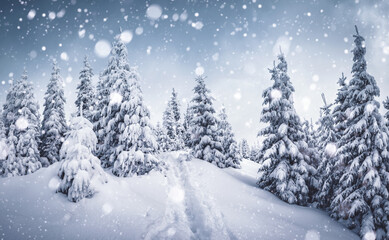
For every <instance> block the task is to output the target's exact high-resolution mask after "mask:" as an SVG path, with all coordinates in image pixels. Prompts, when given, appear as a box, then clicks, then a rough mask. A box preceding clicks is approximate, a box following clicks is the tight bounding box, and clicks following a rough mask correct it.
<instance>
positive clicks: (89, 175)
mask: <svg viewBox="0 0 389 240" xmlns="http://www.w3.org/2000/svg"><path fill="white" fill-rule="evenodd" d="M96 143H97V138H96V135H95V133H94V132H93V125H92V123H91V122H89V121H88V120H87V119H86V118H84V117H83V116H82V103H81V106H80V117H76V118H74V119H73V120H72V123H71V127H70V130H69V132H68V133H67V137H66V141H65V142H64V144H63V145H62V148H61V160H62V161H61V167H60V169H59V172H58V176H59V177H60V179H61V180H62V181H61V184H60V186H59V188H58V192H62V193H64V194H66V195H67V196H68V199H69V201H73V202H78V201H80V200H81V199H83V198H90V197H92V196H93V194H94V193H95V192H96V190H95V188H94V186H93V185H94V184H93V182H95V181H101V182H106V177H105V172H104V171H103V169H102V168H101V166H100V160H99V159H98V158H97V157H95V156H94V155H93V154H92V152H93V151H94V149H95V147H96Z"/></svg>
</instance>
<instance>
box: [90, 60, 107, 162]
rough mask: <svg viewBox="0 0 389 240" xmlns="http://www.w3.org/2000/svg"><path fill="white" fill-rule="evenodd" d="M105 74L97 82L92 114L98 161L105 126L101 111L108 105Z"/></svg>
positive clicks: (100, 154)
mask: <svg viewBox="0 0 389 240" xmlns="http://www.w3.org/2000/svg"><path fill="white" fill-rule="evenodd" d="M111 58H112V57H111ZM108 69H109V68H108ZM107 74H108V70H105V71H104V73H102V74H100V77H99V81H98V83H97V86H96V103H95V105H96V106H95V108H94V111H93V112H92V114H93V115H92V123H93V130H94V132H95V133H96V137H97V145H96V154H97V156H98V157H99V158H100V160H102V159H101V158H102V155H103V154H104V152H103V151H102V150H100V149H102V148H103V144H104V136H105V135H104V130H105V129H104V127H105V125H104V118H103V116H105V114H103V111H104V110H106V109H105V106H107V105H108V104H109V88H108V87H107ZM102 165H103V166H104V165H105V164H104V161H102Z"/></svg>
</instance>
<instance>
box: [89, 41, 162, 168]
mask: <svg viewBox="0 0 389 240" xmlns="http://www.w3.org/2000/svg"><path fill="white" fill-rule="evenodd" d="M127 55H128V54H127V48H126V45H125V44H124V43H123V42H122V41H121V40H120V39H119V38H118V39H117V40H116V42H115V43H114V44H113V48H112V50H111V57H110V61H109V64H108V68H107V69H106V70H105V72H104V73H103V75H102V77H101V78H100V83H99V94H101V99H100V100H99V108H100V109H98V111H101V112H100V114H99V117H100V120H99V121H98V122H97V123H96V124H95V127H96V128H95V129H96V130H97V133H98V138H99V141H101V142H100V145H99V149H98V153H99V156H100V158H101V160H102V164H103V166H106V167H113V169H112V172H113V173H114V174H115V175H116V176H132V175H142V174H146V173H148V172H149V171H151V170H152V169H154V168H158V166H159V162H158V160H157V159H156V158H155V157H154V156H153V153H155V152H156V151H157V148H158V143H157V141H156V136H155V135H154V132H153V129H152V127H151V124H150V112H149V110H148V109H147V107H146V106H145V104H144V101H143V93H142V91H141V89H140V84H139V81H140V76H139V74H138V71H137V69H136V68H130V66H129V64H128V59H127Z"/></svg>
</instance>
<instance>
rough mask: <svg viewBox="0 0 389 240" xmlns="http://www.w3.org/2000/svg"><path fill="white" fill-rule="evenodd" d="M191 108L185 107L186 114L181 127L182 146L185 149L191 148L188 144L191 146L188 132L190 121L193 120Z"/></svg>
mask: <svg viewBox="0 0 389 240" xmlns="http://www.w3.org/2000/svg"><path fill="white" fill-rule="evenodd" d="M191 109H192V108H191V107H190V106H189V104H188V106H187V107H186V112H185V115H184V124H183V127H184V133H183V138H184V144H185V146H186V147H191V146H190V144H191V141H190V139H191V132H190V125H191V121H192V119H193V113H192V111H191Z"/></svg>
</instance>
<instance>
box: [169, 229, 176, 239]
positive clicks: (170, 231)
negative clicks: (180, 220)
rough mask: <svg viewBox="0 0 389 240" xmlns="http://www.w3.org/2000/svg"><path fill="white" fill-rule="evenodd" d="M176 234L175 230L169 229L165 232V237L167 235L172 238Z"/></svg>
mask: <svg viewBox="0 0 389 240" xmlns="http://www.w3.org/2000/svg"><path fill="white" fill-rule="evenodd" d="M176 232H177V230H176V229H175V228H169V229H168V230H167V235H168V236H169V237H172V236H174V234H176Z"/></svg>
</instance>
